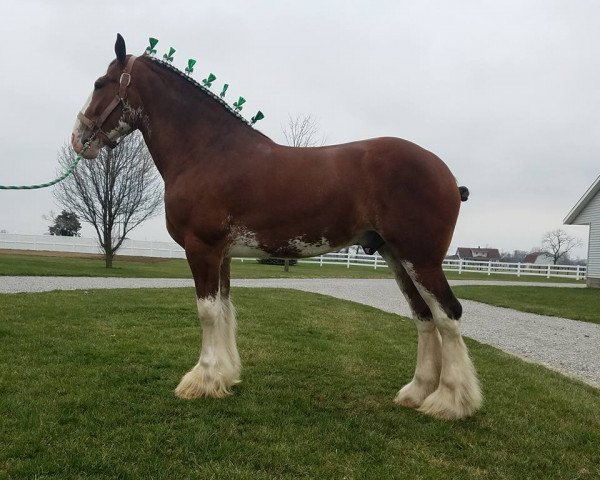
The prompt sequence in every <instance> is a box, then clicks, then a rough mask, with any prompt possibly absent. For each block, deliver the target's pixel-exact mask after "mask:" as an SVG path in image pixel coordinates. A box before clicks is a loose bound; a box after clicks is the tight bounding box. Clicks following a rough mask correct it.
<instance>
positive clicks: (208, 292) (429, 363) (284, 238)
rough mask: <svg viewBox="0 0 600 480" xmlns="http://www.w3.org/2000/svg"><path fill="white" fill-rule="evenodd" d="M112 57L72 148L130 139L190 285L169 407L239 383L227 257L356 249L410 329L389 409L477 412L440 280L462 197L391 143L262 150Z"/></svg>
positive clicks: (172, 73) (243, 131) (142, 62)
mask: <svg viewBox="0 0 600 480" xmlns="http://www.w3.org/2000/svg"><path fill="white" fill-rule="evenodd" d="M115 54H116V58H115V59H114V60H113V61H112V62H111V63H110V64H109V66H108V69H107V71H106V73H105V74H104V75H102V76H101V77H99V78H98V79H97V80H96V81H95V83H94V90H93V92H92V94H91V95H90V97H89V99H88V101H87V102H86V104H85V105H84V107H83V108H82V110H81V112H80V113H79V114H78V115H77V120H76V123H75V127H74V129H73V134H72V139H71V143H72V147H73V149H74V150H75V152H77V153H78V154H81V153H82V154H83V157H84V158H86V159H90V160H91V159H93V158H95V157H96V156H97V155H98V150H99V149H100V148H102V147H105V146H108V147H111V146H113V147H114V145H115V144H116V142H117V141H118V140H119V138H121V137H123V136H125V135H127V134H129V133H130V132H132V131H134V130H136V129H137V130H140V131H141V133H142V135H143V138H144V141H145V142H146V144H147V147H148V149H149V151H150V153H151V155H152V158H153V159H154V162H155V164H156V167H157V169H158V171H159V172H160V175H161V176H162V178H163V180H164V185H165V194H164V200H165V216H166V227H167V230H168V232H169V234H170V235H171V237H172V238H173V239H174V240H175V242H177V243H178V244H179V245H181V246H182V247H183V248H184V249H185V254H186V258H187V261H188V263H189V267H190V270H191V272H192V275H193V278H194V285H195V290H196V301H197V307H198V316H199V318H200V323H201V327H202V343H201V350H200V358H199V360H198V363H197V364H196V365H195V366H194V367H193V368H192V369H191V370H190V371H189V372H188V373H186V374H185V375H184V376H183V378H182V379H181V381H180V383H179V385H178V386H177V388H176V389H175V394H176V395H177V396H178V397H180V398H183V399H196V398H200V397H215V398H221V397H225V396H227V395H229V394H231V393H232V387H234V385H236V384H237V383H239V382H240V372H241V362H240V356H239V353H238V349H237V343H236V328H237V327H236V319H235V310H234V307H233V304H232V302H231V299H230V264H231V258H232V257H234V256H235V257H238V256H246V257H248V256H249V257H254V258H256V257H280V258H304V257H311V256H316V255H320V254H323V253H326V252H330V251H335V250H339V249H341V248H344V247H347V246H349V245H362V246H363V248H364V249H365V251H367V252H370V253H374V252H375V251H378V252H379V253H380V254H381V255H382V257H383V258H384V259H385V261H386V263H387V265H388V266H389V268H390V269H391V271H392V272H393V273H394V276H395V279H396V281H397V283H398V286H399V287H400V290H401V291H402V293H403V294H404V296H405V298H406V300H407V302H408V304H409V305H410V308H411V311H412V317H413V320H414V323H415V325H416V329H417V335H418V340H417V358H416V368H415V373H414V376H413V378H412V380H411V381H410V382H409V383H408V384H406V385H405V386H404V387H402V388H401V389H400V390H399V392H398V393H397V395H396V396H395V398H394V401H395V402H396V403H397V404H399V405H402V406H405V407H409V408H414V409H417V410H418V411H420V412H422V413H424V414H426V415H430V416H432V417H435V418H439V419H446V420H452V419H463V418H466V417H469V416H471V415H472V414H473V413H474V412H475V411H476V410H477V409H478V408H479V407H480V405H481V403H482V395H481V390H480V385H479V380H478V377H477V374H476V372H475V369H474V366H473V363H472V361H471V359H470V357H469V354H468V351H467V347H466V345H465V343H464V341H463V339H462V335H461V333H460V318H461V314H462V307H461V304H460V303H459V302H458V300H457V299H456V297H455V296H454V294H453V293H452V290H451V289H450V287H449V285H448V282H447V280H446V277H445V276H444V273H443V271H442V261H443V259H444V257H445V254H446V252H447V250H448V248H449V245H450V241H451V238H452V234H453V232H454V227H455V224H456V221H457V217H458V214H459V209H460V204H461V200H466V198H467V196H468V190H467V189H466V188H465V187H460V189H459V187H458V185H457V182H456V179H455V177H454V176H453V175H452V173H451V172H450V170H449V168H448V167H447V166H446V164H445V163H444V162H443V161H442V160H441V159H439V158H438V157H437V156H436V155H434V154H433V153H431V152H429V151H427V150H425V149H424V148H421V147H420V146H418V145H416V144H414V143H411V142H409V141H407V140H402V139H399V138H389V137H386V138H374V139H369V140H363V141H356V142H352V143H346V144H341V145H332V146H321V147H288V146H283V145H279V144H277V143H275V142H274V141H273V140H271V139H270V138H268V137H267V136H266V135H264V134H262V133H261V132H259V131H258V130H256V129H255V128H253V126H252V125H250V124H249V123H248V122H247V121H245V120H244V119H243V117H241V115H239V113H238V111H237V109H236V110H234V109H232V108H231V107H228V106H227V104H226V103H225V102H224V101H223V100H222V99H220V98H219V97H218V96H216V95H215V94H213V93H212V92H210V90H209V89H208V88H205V87H203V86H202V85H200V84H199V83H198V82H196V81H194V80H193V79H191V77H190V76H189V75H187V74H184V73H183V72H181V71H179V70H178V69H176V68H175V67H173V66H172V65H171V64H170V63H169V61H168V59H167V61H163V60H159V59H157V58H155V57H153V56H152V55H151V54H150V55H149V54H148V53H147V52H146V53H145V54H144V55H141V56H139V57H136V56H134V55H129V54H127V53H126V47H125V41H124V39H123V37H122V36H121V35H120V34H118V35H117V40H116V43H115Z"/></svg>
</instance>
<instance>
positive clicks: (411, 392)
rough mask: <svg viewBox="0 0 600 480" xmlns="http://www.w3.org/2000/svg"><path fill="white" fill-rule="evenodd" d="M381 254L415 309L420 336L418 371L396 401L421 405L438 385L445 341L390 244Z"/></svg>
mask: <svg viewBox="0 0 600 480" xmlns="http://www.w3.org/2000/svg"><path fill="white" fill-rule="evenodd" d="M379 253H380V254H381V256H382V257H383V258H384V259H385V261H386V263H387V265H388V267H389V268H390V270H392V271H393V272H394V276H395V277H396V282H397V283H398V286H399V287H400V290H402V293H403V294H404V297H405V298H406V301H407V302H408V304H409V306H410V309H411V311H412V317H413V320H414V322H415V325H416V327H417V335H418V341H417V342H418V343H417V365H416V367H415V374H414V376H413V379H412V380H411V382H410V383H408V384H407V385H405V386H404V387H402V389H401V390H400V391H399V392H398V395H396V398H395V399H394V401H395V402H396V403H398V404H400V405H403V406H405V407H410V408H418V407H420V406H421V404H422V403H423V401H424V400H425V398H426V397H427V396H429V394H431V393H433V392H434V391H435V390H436V389H437V387H438V384H439V380H440V370H441V367H442V340H441V337H440V334H439V332H438V330H437V328H436V327H435V323H434V321H433V317H432V315H431V311H430V310H429V307H428V306H427V304H426V303H425V301H424V300H423V298H421V295H420V294H419V292H418V290H417V289H416V287H415V285H414V284H413V282H412V280H411V278H410V276H409V275H408V273H407V272H406V270H405V269H404V267H403V266H402V264H401V263H400V261H399V260H397V259H396V258H395V256H394V254H393V253H392V251H391V249H390V248H389V247H388V246H387V245H384V246H383V247H381V248H380V249H379Z"/></svg>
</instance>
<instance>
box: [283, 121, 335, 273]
mask: <svg viewBox="0 0 600 480" xmlns="http://www.w3.org/2000/svg"><path fill="white" fill-rule="evenodd" d="M281 131H282V132H283V136H284V137H285V141H286V143H287V144H288V145H289V146H290V147H317V146H321V145H323V144H324V143H325V137H322V136H321V135H320V134H319V125H318V123H317V121H316V120H315V119H314V118H312V116H311V115H296V117H292V116H291V115H289V116H288V120H287V123H286V124H285V125H282V126H281ZM283 270H284V271H286V272H289V271H290V261H289V259H285V261H284V264H283Z"/></svg>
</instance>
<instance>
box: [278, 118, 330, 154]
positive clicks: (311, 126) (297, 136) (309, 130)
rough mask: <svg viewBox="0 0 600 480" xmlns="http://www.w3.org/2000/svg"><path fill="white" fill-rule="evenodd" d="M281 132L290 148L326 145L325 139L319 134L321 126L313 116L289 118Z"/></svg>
mask: <svg viewBox="0 0 600 480" xmlns="http://www.w3.org/2000/svg"><path fill="white" fill-rule="evenodd" d="M281 131H282V132H283V136H284V137H285V141H286V143H287V144H288V145H289V146H290V147H318V146H321V145H324V144H325V137H323V136H321V135H320V134H319V124H318V122H317V121H316V120H315V119H314V118H313V117H312V116H311V115H296V117H292V116H291V115H290V116H288V121H287V123H286V124H285V125H282V126H281Z"/></svg>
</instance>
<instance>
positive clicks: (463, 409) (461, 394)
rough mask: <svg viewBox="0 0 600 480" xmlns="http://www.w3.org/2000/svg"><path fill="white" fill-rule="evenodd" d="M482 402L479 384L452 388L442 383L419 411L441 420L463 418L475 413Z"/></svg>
mask: <svg viewBox="0 0 600 480" xmlns="http://www.w3.org/2000/svg"><path fill="white" fill-rule="evenodd" d="M481 404H482V397H481V392H480V390H479V385H477V384H475V385H474V386H473V387H471V388H465V387H462V388H451V387H448V386H446V385H440V386H439V387H438V389H437V390H436V391H435V392H433V393H432V394H431V395H429V396H428V397H427V398H426V399H425V400H424V401H423V403H422V404H421V406H420V407H419V409H418V410H419V412H421V413H424V414H425V415H429V416H431V417H434V418H438V419H440V420H461V419H463V418H467V417H470V416H471V415H473V414H474V413H475V412H476V411H477V410H478V409H479V408H480V407H481Z"/></svg>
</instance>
